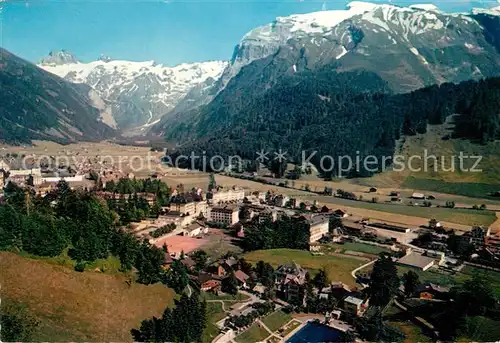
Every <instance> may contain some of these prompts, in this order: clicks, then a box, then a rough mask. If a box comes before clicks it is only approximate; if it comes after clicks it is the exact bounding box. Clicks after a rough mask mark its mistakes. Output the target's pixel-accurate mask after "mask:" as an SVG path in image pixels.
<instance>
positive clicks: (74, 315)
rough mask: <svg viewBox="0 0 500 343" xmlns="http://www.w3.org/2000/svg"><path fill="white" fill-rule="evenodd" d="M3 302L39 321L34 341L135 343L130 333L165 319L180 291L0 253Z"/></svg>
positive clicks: (122, 277)
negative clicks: (19, 307)
mask: <svg viewBox="0 0 500 343" xmlns="http://www.w3.org/2000/svg"><path fill="white" fill-rule="evenodd" d="M0 270H2V272H1V273H0V283H1V285H2V288H1V296H2V302H4V301H6V302H8V301H10V302H12V303H17V304H20V305H22V306H25V307H26V309H27V310H28V311H29V314H30V315H31V316H33V317H34V318H35V319H36V320H37V321H39V326H38V327H37V328H36V331H35V333H34V335H33V340H34V341H52V342H54V341H122V342H130V341H132V336H131V335H130V330H131V329H133V328H137V327H139V325H140V323H141V321H142V320H144V319H147V318H151V317H152V316H161V314H162V313H163V311H164V310H165V308H166V307H167V306H170V305H172V303H173V298H174V292H173V291H172V290H170V289H169V288H166V287H165V286H164V285H161V284H155V285H150V286H146V285H141V284H137V283H132V284H131V285H130V286H129V285H127V283H126V281H127V277H126V276H124V275H119V274H117V275H108V274H103V273H96V272H83V273H79V272H76V271H74V270H72V269H70V268H68V267H65V266H61V265H55V264H50V263H46V262H44V261H41V260H34V259H29V258H26V257H22V256H19V255H16V254H13V253H8V252H0Z"/></svg>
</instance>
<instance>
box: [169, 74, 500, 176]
mask: <svg viewBox="0 0 500 343" xmlns="http://www.w3.org/2000/svg"><path fill="white" fill-rule="evenodd" d="M228 87H229V86H228ZM256 93H257V94H258V95H257V96H253V95H252V94H242V93H238V92H233V93H232V96H233V97H234V96H236V97H238V96H239V97H240V98H238V99H234V98H232V99H216V100H214V102H213V103H218V104H219V105H220V104H221V103H222V104H223V106H212V104H210V105H208V106H207V107H206V108H205V109H203V110H202V112H201V113H200V114H199V116H198V117H197V119H196V121H194V122H192V123H190V124H187V123H186V122H184V123H182V124H179V126H178V127H173V128H172V129H171V131H170V132H172V133H171V135H170V136H169V138H170V139H174V140H185V141H187V142H188V144H186V145H185V146H183V148H182V149H181V150H180V151H177V152H175V153H174V154H173V157H175V156H176V154H182V153H188V154H189V153H191V151H195V152H199V153H200V154H201V152H202V151H206V155H207V156H211V155H215V154H220V155H222V156H225V155H239V156H242V157H243V158H246V159H249V160H253V159H255V158H256V155H255V152H256V151H259V150H261V149H269V150H270V151H277V150H279V149H280V148H281V149H283V150H285V151H287V158H288V159H289V161H290V160H292V161H299V160H300V156H301V152H302V151H306V153H307V154H310V152H312V151H317V152H318V153H317V155H316V157H315V158H313V159H312V160H311V161H312V162H313V163H315V164H316V165H318V164H319V160H318V158H319V156H322V155H330V156H332V157H333V158H334V160H335V161H336V160H337V157H338V156H345V155H348V156H351V157H353V158H354V157H355V155H356V152H357V151H359V155H360V156H361V158H363V157H364V156H368V155H374V156H377V157H379V161H381V159H380V157H382V156H392V155H393V154H394V151H395V141H396V140H397V139H399V138H400V137H402V136H403V135H415V134H419V133H425V132H426V130H427V125H428V124H442V123H443V122H444V121H445V120H446V118H447V117H448V116H449V115H451V114H454V113H458V114H459V116H458V119H457V120H456V129H455V132H454V136H455V137H457V138H467V139H471V140H474V141H476V142H477V143H478V144H482V143H486V142H488V141H491V140H495V139H499V138H500V116H499V112H498V108H500V78H490V79H485V80H481V81H466V82H463V83H460V84H458V85H457V84H452V83H445V84H442V85H439V86H438V85H435V86H431V87H426V88H423V89H420V90H417V91H414V92H411V93H407V94H391V93H390V92H389V91H388V87H387V84H386V83H385V81H383V80H382V79H380V77H378V76H377V75H375V74H373V73H369V72H348V73H336V72H334V71H332V70H331V69H328V68H323V69H322V70H320V71H314V72H309V71H306V72H302V73H297V74H296V75H292V76H289V77H286V78H283V79H282V80H281V81H280V82H278V83H277V84H276V85H275V86H274V87H272V88H271V89H270V90H268V91H267V92H262V91H260V92H256ZM226 100H227V101H226ZM448 138H450V137H448ZM189 165H190V162H189V161H188V162H187V163H186V164H185V166H186V167H188V166H189ZM357 174H360V175H354V174H352V176H367V175H370V174H371V173H370V172H367V171H363V170H361V171H358V172H357Z"/></svg>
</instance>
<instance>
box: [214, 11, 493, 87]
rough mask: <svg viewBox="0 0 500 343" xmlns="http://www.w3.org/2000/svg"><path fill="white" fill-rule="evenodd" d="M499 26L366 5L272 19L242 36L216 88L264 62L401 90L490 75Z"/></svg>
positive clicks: (487, 16) (489, 18)
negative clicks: (377, 79)
mask: <svg viewBox="0 0 500 343" xmlns="http://www.w3.org/2000/svg"><path fill="white" fill-rule="evenodd" d="M499 20H500V11H498V10H497V9H491V10H474V11H473V12H472V13H468V14H466V13H463V14H460V13H458V14H448V13H443V12H441V11H439V9H437V8H436V7H435V6H431V5H413V6H410V7H398V6H393V5H376V4H371V3H365V2H352V3H350V4H349V5H348V9H347V10H341V11H323V12H315V13H309V14H303V15H293V16H289V17H279V18H277V19H276V20H275V21H274V22H273V23H270V24H268V25H264V26H261V27H258V28H256V29H254V30H252V31H251V32H249V33H248V34H246V35H245V36H244V37H243V39H242V40H241V42H240V43H239V44H238V45H237V46H236V48H235V52H234V54H233V58H232V59H231V63H230V65H229V66H228V67H227V68H226V70H225V71H224V73H223V74H222V77H221V82H220V86H219V87H220V89H222V88H224V87H225V86H226V85H227V83H228V82H229V80H230V79H231V78H232V77H234V76H235V75H237V74H238V73H239V72H240V70H241V69H242V68H243V67H245V66H247V65H248V64H250V63H252V62H253V61H257V60H260V59H263V58H266V57H269V56H275V57H273V59H274V60H276V59H280V60H281V61H287V62H289V63H290V65H289V66H288V67H289V70H290V71H293V72H297V71H300V70H303V69H311V68H316V67H318V66H322V65H325V64H329V63H331V62H338V68H339V70H340V71H343V70H352V69H367V70H371V71H375V72H377V73H378V74H379V75H381V76H382V78H384V79H386V80H387V81H389V83H390V84H391V86H392V87H393V89H394V90H396V91H400V92H404V91H410V90H414V89H417V88H420V87H423V86H424V85H430V84H434V83H442V82H447V81H452V82H456V81H462V80H465V79H468V78H479V77H484V76H492V75H497V73H498V71H499V67H500V58H499V54H498V51H497V50H496V47H495V43H493V42H492V41H494V40H495V39H496V41H498V38H495V37H496V36H495V34H496V33H498V31H496V30H498V28H499V27H500V22H499ZM486 24H487V25H486ZM497 45H498V43H497ZM497 49H498V48H497Z"/></svg>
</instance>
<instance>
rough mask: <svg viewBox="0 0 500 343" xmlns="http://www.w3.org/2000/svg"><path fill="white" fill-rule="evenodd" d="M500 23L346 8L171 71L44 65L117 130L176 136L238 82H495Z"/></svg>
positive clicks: (388, 8) (119, 64) (127, 65)
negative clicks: (304, 74) (348, 76)
mask: <svg viewBox="0 0 500 343" xmlns="http://www.w3.org/2000/svg"><path fill="white" fill-rule="evenodd" d="M499 18H500V8H498V7H497V8H493V9H474V10H473V11H471V12H470V13H444V12H442V11H440V10H439V9H438V8H437V7H435V6H433V5H411V6H409V7H399V6H395V5H380V4H372V3H367V2H360V1H354V2H351V3H349V4H348V5H347V7H346V9H345V10H332V11H321V12H313V13H307V14H298V15H291V16H288V17H278V18H276V20H275V21H274V22H272V23H269V24H266V25H263V26H260V27H257V28H255V29H253V30H251V31H250V32H248V33H247V34H246V35H244V36H243V38H242V39H241V41H240V42H239V43H238V44H237V45H236V47H235V49H234V52H233V55H232V57H231V59H230V60H229V62H223V61H212V62H201V63H192V64H182V65H179V66H176V67H165V66H163V65H160V64H156V63H155V62H154V61H148V62H130V61H114V60H112V59H111V58H109V57H104V56H101V57H99V59H98V60H97V61H93V62H89V63H83V62H81V61H79V60H78V59H77V58H76V57H75V56H73V55H71V54H70V53H68V52H66V51H60V52H52V53H51V54H50V55H49V56H48V57H46V58H44V59H42V60H41V61H40V63H39V66H40V67H41V68H43V69H45V70H47V71H49V72H51V73H54V74H56V75H58V76H61V77H63V78H65V79H66V80H68V81H71V82H74V83H83V84H87V85H89V86H90V87H92V88H93V89H94V90H95V91H96V92H97V94H98V95H99V96H100V97H101V98H102V99H103V100H104V101H105V104H106V106H108V107H109V109H110V110H109V111H110V112H111V113H112V115H113V117H114V119H115V121H116V123H117V125H118V127H119V128H120V129H122V130H125V131H129V132H133V133H135V134H144V133H146V132H148V131H149V130H151V132H153V133H154V134H160V135H161V134H165V133H166V134H167V135H169V134H170V132H171V130H170V129H169V127H172V126H175V125H172V123H174V124H176V123H178V121H179V119H181V120H183V121H184V120H187V121H189V120H191V119H192V118H194V117H196V113H197V112H198V111H200V109H201V108H202V107H203V106H202V105H207V104H209V103H210V102H211V101H212V100H213V99H214V98H215V97H216V96H218V95H220V94H222V93H224V91H225V89H226V86H227V85H228V84H229V83H230V81H231V80H233V79H234V78H235V77H236V76H238V81H237V82H238V84H239V85H238V86H237V88H238V89H240V90H241V91H243V88H244V87H249V88H250V89H249V91H252V92H253V91H255V90H256V89H257V88H256V86H257V84H255V83H254V82H253V81H252V80H256V82H257V83H258V85H259V86H262V87H263V88H261V89H264V90H265V89H269V88H271V87H272V86H273V84H274V83H275V82H276V81H277V80H278V79H279V78H280V77H281V76H283V75H289V74H291V73H296V72H300V71H303V70H314V69H316V68H320V67H323V66H325V65H331V66H332V67H333V68H334V69H335V70H337V71H339V72H342V71H352V70H365V71H373V72H375V73H376V74H377V75H379V76H381V77H382V79H384V80H386V81H387V82H388V84H389V87H390V89H391V90H393V91H394V92H401V93H403V92H408V91H412V90H415V89H418V88H421V87H424V86H428V85H432V84H441V83H443V82H460V81H463V80H467V79H470V78H473V79H480V78H483V77H488V76H495V75H498V73H499V69H500V68H499V66H500V57H499V56H500V39H499V38H498V37H500V35H499V31H498V30H499V27H500V24H499V20H500V19H499ZM245 69H246V70H245ZM240 73H241V75H240ZM244 84H245V85H244ZM200 106H201V107H200Z"/></svg>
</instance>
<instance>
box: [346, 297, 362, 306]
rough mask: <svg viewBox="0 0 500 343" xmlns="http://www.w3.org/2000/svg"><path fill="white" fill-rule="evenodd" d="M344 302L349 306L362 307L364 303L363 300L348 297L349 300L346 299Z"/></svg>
mask: <svg viewBox="0 0 500 343" xmlns="http://www.w3.org/2000/svg"><path fill="white" fill-rule="evenodd" d="M344 302H346V303H349V304H354V305H356V306H360V305H361V304H362V303H363V299H359V298H356V297H352V296H348V297H347V298H345V299H344Z"/></svg>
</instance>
